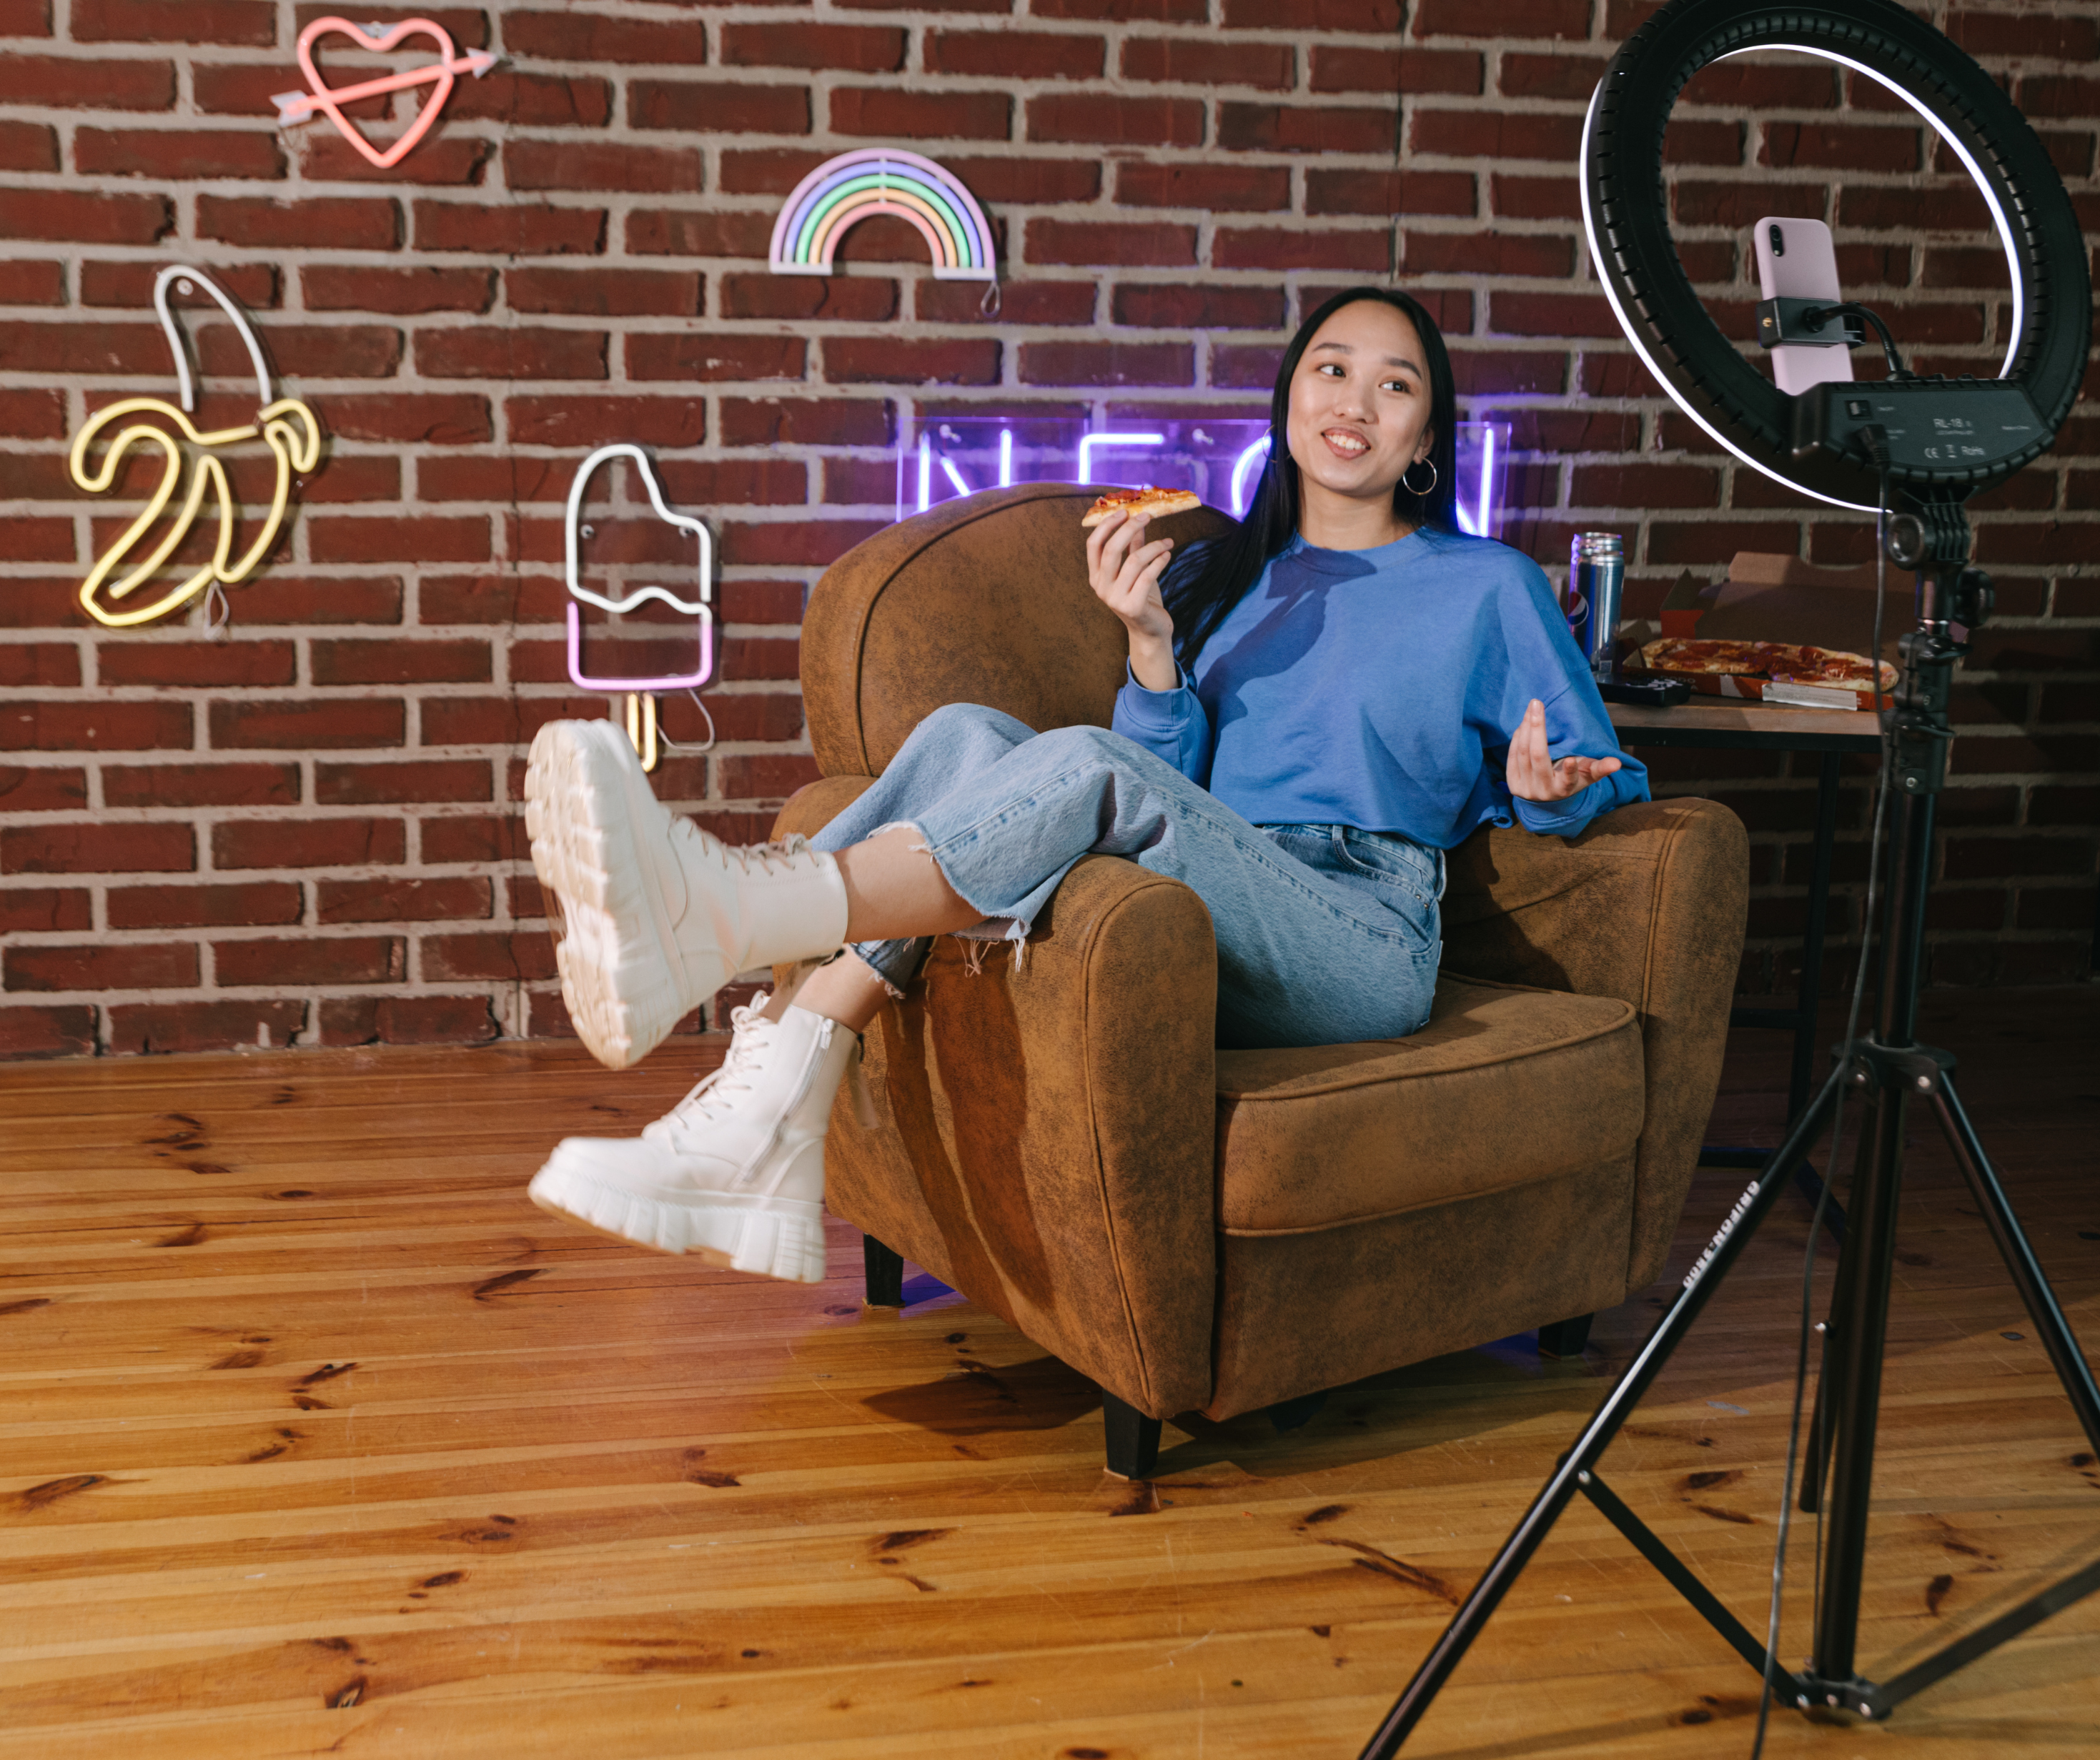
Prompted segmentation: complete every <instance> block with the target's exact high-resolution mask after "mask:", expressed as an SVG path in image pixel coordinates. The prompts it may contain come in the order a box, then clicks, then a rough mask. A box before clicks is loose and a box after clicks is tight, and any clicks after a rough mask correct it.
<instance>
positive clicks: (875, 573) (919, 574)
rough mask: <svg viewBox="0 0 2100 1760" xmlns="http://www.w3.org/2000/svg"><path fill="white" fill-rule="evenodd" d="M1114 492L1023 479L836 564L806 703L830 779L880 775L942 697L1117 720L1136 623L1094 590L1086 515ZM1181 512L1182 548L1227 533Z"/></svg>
mask: <svg viewBox="0 0 2100 1760" xmlns="http://www.w3.org/2000/svg"><path fill="white" fill-rule="evenodd" d="M1099 493H1100V491H1099V489H1098V488H1094V487H1088V486H1084V485H1081V484H1075V483H1024V484H1021V485H1020V486H1017V487H1015V488H1012V489H997V490H989V491H984V492H982V493H980V494H977V495H969V496H966V497H964V499H960V500H956V501H951V502H948V503H946V504H943V505H942V506H940V507H937V508H933V509H932V510H931V511H930V512H928V513H920V514H918V515H916V516H915V517H913V518H911V519H907V520H902V521H898V523H897V524H896V525H894V526H890V527H889V528H888V529H887V530H884V531H880V532H877V533H876V535H874V536H873V537H871V538H869V539H866V540H865V541H864V542H862V543H860V544H858V545H856V546H855V547H854V549H853V550H852V551H851V552H849V553H848V554H847V555H845V557H841V558H840V560H839V561H837V562H836V563H835V564H834V565H832V568H831V570H829V571H828V572H827V574H825V576H824V578H823V579H822V580H821V581H819V582H818V583H817V587H816V590H815V591H814V592H813V593H811V595H810V605H809V609H808V610H807V611H806V612H805V614H803V618H802V700H803V704H804V706H805V711H806V713H807V715H808V716H809V721H810V746H811V747H812V749H813V750H814V752H815V754H816V759H817V763H818V768H821V769H822V770H823V772H824V774H825V775H827V776H880V774H881V773H882V771H883V768H884V767H885V765H886V764H888V763H889V760H890V759H892V758H893V757H894V756H895V755H896V753H897V749H898V746H902V744H903V743H904V741H905V738H906V737H907V735H909V734H910V733H911V730H912V728H915V727H916V726H917V725H918V724H919V723H920V721H921V720H923V719H924V718H925V717H926V716H927V715H930V714H932V713H933V711H934V710H936V709H938V708H940V707H942V706H943V705H944V704H947V703H951V702H974V703H983V704H984V705H986V706H987V707H989V708H993V709H1003V710H1004V711H1006V712H1007V713H1008V715H1013V716H1016V717H1017V718H1018V719H1021V720H1023V721H1026V723H1027V724H1029V725H1030V727H1032V728H1035V730H1036V732H1037V733H1048V731H1049V730H1050V729H1051V728H1061V727H1076V726H1080V725H1083V724H1092V725H1094V726H1096V727H1105V726H1107V725H1108V722H1109V717H1110V715H1111V714H1112V713H1113V712H1114V707H1115V695H1116V692H1117V690H1118V689H1119V688H1120V687H1121V685H1122V683H1123V658H1124V656H1125V655H1126V654H1127V653H1128V651H1129V649H1128V644H1127V640H1126V639H1125V637H1124V635H1123V626H1122V624H1121V623H1118V622H1117V620H1116V618H1115V616H1114V614H1113V613H1111V612H1110V610H1109V609H1107V608H1106V607H1105V605H1102V604H1101V601H1100V600H1098V599H1096V597H1095V596H1094V593H1093V589H1092V587H1089V586H1088V585H1087V554H1086V543H1085V538H1086V534H1085V533H1084V532H1083V530H1081V529H1080V526H1079V517H1080V516H1081V515H1082V514H1083V513H1085V512H1086V510H1087V507H1088V506H1089V505H1090V504H1092V501H1093V499H1094V498H1095V497H1096V495H1098V494H1099ZM1229 524H1230V521H1229V520H1227V518H1226V517H1225V516H1224V514H1222V513H1217V512H1215V510H1214V509H1212V508H1199V509H1198V510H1197V511H1196V512H1194V513H1184V514H1178V515H1176V517H1175V518H1174V521H1173V523H1172V525H1171V526H1170V527H1168V529H1167V530H1168V535H1171V537H1172V538H1173V539H1175V540H1176V543H1190V542H1192V541H1193V540H1194V539H1198V538H1207V537H1210V536H1211V535H1214V534H1215V533H1217V532H1220V531H1223V530H1225V529H1226V528H1227V526H1229Z"/></svg>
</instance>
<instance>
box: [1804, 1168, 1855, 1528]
mask: <svg viewBox="0 0 2100 1760" xmlns="http://www.w3.org/2000/svg"><path fill="white" fill-rule="evenodd" d="M1872 1153H1873V1138H1872V1137H1871V1135H1870V1134H1869V1135H1862V1136H1861V1137H1860V1142H1859V1146H1858V1148H1857V1149H1856V1150H1855V1151H1854V1154H1853V1160H1854V1163H1855V1166H1854V1170H1853V1176H1852V1189H1853V1190H1855V1191H1859V1190H1864V1186H1865V1181H1866V1177H1867V1172H1868V1165H1869V1157H1870V1156H1871V1155H1872ZM1830 1171H1831V1172H1832V1173H1833V1174H1834V1173H1836V1172H1837V1171H1838V1169H1837V1168H1836V1167H1835V1165H1833V1167H1832V1168H1831V1170H1830ZM1838 1246H1839V1249H1840V1251H1839V1252H1838V1275H1837V1277H1836V1278H1835V1279H1834V1280H1833V1283H1832V1284H1831V1287H1830V1308H1829V1318H1828V1319H1827V1320H1826V1321H1825V1322H1824V1329H1823V1348H1822V1349H1821V1350H1820V1351H1819V1352H1818V1353H1816V1365H1815V1412H1814V1414H1813V1415H1811V1418H1810V1419H1809V1421H1808V1443H1807V1448H1806V1449H1805V1450H1803V1452H1802V1459H1801V1490H1800V1493H1799V1495H1798V1505H1799V1507H1801V1508H1802V1509H1803V1510H1805V1511H1807V1512H1808V1513H1809V1514H1811V1515H1813V1514H1814V1513H1815V1511H1817V1510H1819V1509H1820V1508H1821V1507H1823V1498H1824V1490H1825V1489H1826V1488H1827V1486H1828V1485H1829V1477H1830V1440H1831V1424H1832V1422H1833V1416H1834V1412H1835V1408H1834V1407H1833V1405H1832V1403H1831V1368H1830V1362H1831V1353H1832V1351H1833V1349H1834V1348H1836V1346H1837V1344H1838V1335H1839V1331H1840V1329H1841V1327H1842V1324H1843V1322H1842V1316H1843V1315H1844V1314H1846V1313H1849V1312H1850V1311H1851V1304H1852V1280H1853V1278H1855V1277H1856V1276H1857V1275H1858V1274H1859V1270H1860V1247H1859V1246H1858V1245H1857V1244H1856V1241H1855V1237H1853V1236H1851V1235H1849V1234H1846V1233H1844V1232H1843V1231H1842V1230H1841V1231H1839V1233H1838Z"/></svg>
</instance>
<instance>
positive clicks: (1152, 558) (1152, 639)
mask: <svg viewBox="0 0 2100 1760" xmlns="http://www.w3.org/2000/svg"><path fill="white" fill-rule="evenodd" d="M1148 523H1149V521H1148V519H1147V517H1146V516H1145V515H1144V514H1142V513H1140V514H1137V515H1136V516H1135V517H1133V516H1132V515H1131V514H1128V513H1124V512H1123V510H1122V509H1121V508H1118V509H1116V510H1115V511H1114V512H1113V513H1110V515H1109V516H1108V517H1106V518H1105V519H1104V520H1103V521H1101V524H1100V525H1098V526H1095V527H1094V529H1093V530H1092V533H1091V534H1089V535H1088V536H1087V581H1088V582H1089V583H1091V584H1092V587H1093V589H1094V592H1095V594H1096V596H1097V597H1099V599H1100V600H1101V603H1102V604H1103V605H1106V606H1107V607H1108V608H1109V609H1110V610H1111V611H1113V612H1114V613H1115V614H1116V615H1117V616H1118V618H1122V619H1123V627H1124V628H1126V629H1127V630H1128V631H1130V669H1131V671H1132V674H1133V675H1135V676H1136V680H1137V682H1138V683H1139V684H1142V685H1143V686H1144V687H1145V689H1147V690H1160V691H1164V690H1172V689H1174V688H1175V687H1176V685H1177V684H1180V682H1181V672H1180V667H1178V666H1177V665H1176V663H1175V659H1174V619H1173V618H1171V616H1169V615H1168V614H1167V605H1166V602H1165V601H1163V600H1162V598H1161V597H1160V594H1159V577H1160V574H1161V573H1162V571H1163V570H1165V568H1166V566H1167V557H1169V556H1170V555H1171V553H1172V552H1173V549H1174V543H1173V540H1172V539H1168V538H1158V539H1154V540H1153V541H1152V542H1151V543H1145V526H1146V525H1147V524H1148Z"/></svg>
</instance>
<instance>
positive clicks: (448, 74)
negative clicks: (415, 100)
mask: <svg viewBox="0 0 2100 1760" xmlns="http://www.w3.org/2000/svg"><path fill="white" fill-rule="evenodd" d="M331 32H333V33H340V34H341V35H342V36H345V37H349V38H350V39H351V42H352V44H353V45H354V46H355V47H357V48H360V49H368V50H370V51H372V52H373V54H375V55H384V54H385V53H386V51H388V50H390V49H391V48H393V47H394V46H395V45H396V44H398V43H399V42H401V40H402V39H403V38H404V37H413V36H418V35H420V36H424V37H429V38H430V40H431V41H432V42H435V44H436V45H437V49H438V59H436V60H435V61H431V62H426V64H424V65H423V66H421V67H419V68H408V69H407V70H406V71H405V72H404V73H389V74H386V75H384V76H382V77H380V78H378V79H368V80H364V81H360V83H358V84H357V85H355V86H330V85H329V84H328V82H327V81H324V79H322V77H321V75H320V68H317V67H316V66H315V64H314V44H315V42H317V41H318V40H319V39H320V38H321V37H325V36H327V35H329V33H331ZM298 54H299V70H300V71H301V72H302V73H304V74H305V75H306V76H307V90H305V91H302V92H279V93H278V94H277V95H276V96H275V97H273V98H272V99H271V100H270V101H271V103H274V104H276V107H277V124H278V126H279V127H280V128H289V126H290V125H292V124H293V123H295V122H305V121H310V120H311V118H312V117H315V116H316V115H320V116H325V117H327V118H328V119H329V121H331V122H333V123H334V124H335V125H336V127H337V129H338V130H340V131H341V132H342V137H343V139H345V140H346V141H348V142H349V143H350V144H351V146H353V147H355V148H356V149H357V150H358V151H359V152H361V153H363V154H364V156H365V157H366V158H367V159H368V160H370V161H372V163H373V164H374V165H377V166H378V167H379V169H381V170H382V171H384V170H388V169H391V168H392V167H393V166H395V165H399V163H400V162H401V161H402V160H403V159H404V158H405V157H407V156H408V154H409V153H410V152H412V151H413V150H414V148H415V146H416V143H417V142H418V141H420V140H421V139H422V138H423V137H424V136H425V135H426V134H429V133H430V128H431V125H433V124H434V123H435V122H436V121H437V120H438V112H439V111H440V110H442V109H443V108H444V106H445V100H446V99H448V98H449V97H451V96H452V87H453V86H454V85H455V84H456V83H457V81H458V77H459V76H460V75H461V74H462V73H471V74H473V75H474V77H475V78H476V79H479V78H480V77H481V76H482V75H483V74H484V73H487V71H488V70H489V69H490V68H492V67H494V66H495V65H496V57H495V56H494V55H491V54H490V53H489V52H488V51H487V50H486V49H476V50H474V51H471V52H470V53H469V54H466V55H461V54H460V53H459V51H457V49H456V48H455V47H454V46H453V44H452V36H451V33H449V32H448V31H447V30H446V29H445V28H444V26H443V25H442V24H438V23H436V22H435V20H430V19H420V18H419V19H407V20H403V21H402V22H401V23H400V24H390V25H389V24H367V25H361V26H360V25H356V24H351V22H350V21H349V20H347V19H339V18H319V19H315V20H314V21H313V23H312V24H309V25H308V26H307V28H306V29H304V30H302V31H301V32H300V33H299V47H298ZM415 86H430V87H432V88H433V89H432V90H431V92H430V96H429V97H428V98H426V99H425V100H424V101H423V105H422V108H421V109H419V110H418V111H417V112H416V120H415V121H412V122H411V123H410V124H409V125H408V132H407V133H406V134H403V135H402V137H401V138H400V139H399V140H397V141H396V142H395V143H394V144H393V145H392V146H391V147H388V148H387V149H386V151H385V152H381V151H380V150H379V149H378V148H377V147H374V146H373V144H372V143H371V142H370V141H368V140H367V139H365V138H364V131H363V130H360V128H359V127H358V125H356V124H355V122H353V121H351V120H350V118H349V117H346V116H345V115H344V114H343V113H342V107H343V105H345V104H346V103H355V102H356V101H357V100H358V99H360V98H377V97H382V96H383V95H386V93H388V92H397V91H408V90H411V89H412V88H413V87H415Z"/></svg>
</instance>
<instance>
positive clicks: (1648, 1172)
mask: <svg viewBox="0 0 2100 1760" xmlns="http://www.w3.org/2000/svg"><path fill="white" fill-rule="evenodd" d="M1449 873H1450V880H1449V886H1448V887H1446V889H1445V901H1444V963H1445V966H1446V967H1447V969H1449V970H1452V971H1454V972H1461V973H1464V974H1465V975H1468V976H1471V977H1478V978H1492V979H1499V980H1500V981H1502V982H1503V983H1524V984H1536V985H1538V986H1540V987H1542V988H1546V989H1552V990H1572V991H1577V992H1581V993H1582V994H1584V995H1588V996H1611V997H1619V998H1621V1000H1623V1001H1626V1002H1629V1003H1630V1004H1632V1005H1633V1006H1634V1008H1635V1010H1638V1011H1639V1014H1640V1019H1641V1037H1642V1049H1643V1055H1644V1057H1645V1059H1646V1065H1647V1076H1646V1080H1647V1093H1648V1111H1647V1119H1646V1122H1645V1123H1644V1124H1643V1126H1642V1129H1641V1137H1640V1147H1639V1152H1638V1155H1637V1157H1636V1159H1635V1199H1634V1239H1633V1252H1632V1256H1631V1260H1630V1264H1629V1265H1628V1269H1627V1288H1628V1290H1629V1291H1633V1290H1635V1289H1638V1288H1639V1287H1642V1286H1643V1285H1644V1284H1646V1283H1648V1281H1649V1280H1650V1279H1651V1278H1653V1277H1654V1276H1655V1275H1656V1274H1657V1271H1658V1270H1660V1269H1661V1265H1662V1262H1663V1259H1664V1257H1665V1255H1666V1254H1667V1253H1668V1252H1669V1250H1670V1236H1671V1234H1672V1233H1673V1232H1674V1230H1675V1228H1676V1225H1677V1217H1678V1214H1679V1211H1680V1210H1682V1208H1683V1203H1684V1195H1685V1192H1686V1190H1687V1189H1688V1187H1689V1186H1690V1185H1691V1181H1692V1169H1693V1168H1695V1167H1696V1165H1697V1164H1698V1159H1699V1144H1700V1141H1701V1137H1702V1136H1703V1134H1704V1133H1705V1127H1706V1120H1707V1118H1708V1115H1710V1113H1711V1112H1712V1111H1713V1107H1714V1093H1715V1091H1716V1089H1718V1087H1719V1085H1720V1080H1721V1058H1722V1054H1723V1051H1724V1050H1725V1049H1726V1048H1727V1032H1728V1004H1729V999H1730V997H1732V995H1733V993H1734V991H1735V985H1736V970H1737V968H1738V966H1739V965H1740V961H1741V957H1742V946H1743V928H1744V919H1745V912H1746V910H1747V909H1748V896H1749V839H1748V838H1747V837H1746V836H1745V833H1744V830H1743V826H1742V821H1740V820H1739V819H1737V818H1736V816H1735V814H1733V813H1732V812H1730V811H1729V810H1728V809H1727V807H1723V806H1722V805H1721V804H1720V803H1718V802H1716V801H1708V800H1693V799H1674V800H1665V801H1647V802H1641V803H1636V804H1635V805H1633V806H1630V807H1620V808H1619V809H1618V810H1617V812H1610V813H1607V814H1605V815H1604V816H1603V817H1602V818H1600V819H1598V820H1596V821H1595V822H1593V823H1592V824H1591V825H1590V826H1589V828H1588V829H1586V830H1585V831H1584V832H1583V834H1582V835H1581V836H1580V837H1577V838H1555V837H1540V836H1535V835H1533V834H1531V833H1529V832H1525V831H1522V830H1516V829H1510V830H1501V829H1489V830H1484V831H1480V832H1476V834H1474V835H1473V836H1472V837H1471V838H1467V840H1466V842H1465V843H1463V844H1462V845H1461V846H1460V847H1458V848H1457V849H1455V850H1454V851H1451V854H1450V858H1449Z"/></svg>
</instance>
